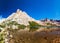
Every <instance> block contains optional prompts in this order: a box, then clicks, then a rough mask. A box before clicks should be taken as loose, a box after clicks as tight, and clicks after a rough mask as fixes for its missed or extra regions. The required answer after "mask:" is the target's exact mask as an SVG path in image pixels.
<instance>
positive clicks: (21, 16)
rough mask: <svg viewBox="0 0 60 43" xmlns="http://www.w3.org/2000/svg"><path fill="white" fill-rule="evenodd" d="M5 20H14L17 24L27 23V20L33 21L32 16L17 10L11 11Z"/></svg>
mask: <svg viewBox="0 0 60 43" xmlns="http://www.w3.org/2000/svg"><path fill="white" fill-rule="evenodd" d="M7 20H10V21H16V22H18V23H19V24H24V25H29V24H28V22H29V21H35V19H33V18H32V17H30V16H29V15H28V14H27V13H26V12H24V11H21V10H19V9H18V10H17V11H16V13H12V14H11V15H10V16H9V17H8V18H7Z"/></svg>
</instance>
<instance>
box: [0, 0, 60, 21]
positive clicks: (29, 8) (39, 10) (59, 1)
mask: <svg viewBox="0 0 60 43" xmlns="http://www.w3.org/2000/svg"><path fill="white" fill-rule="evenodd" d="M17 9H21V10H22V11H25V12H27V13H28V14H29V15H30V16H31V17H33V18H35V19H39V20H40V19H45V18H49V19H60V0H0V18H6V17H8V16H9V15H10V14H11V13H12V12H15V11H16V10H17ZM1 16H2V17H1Z"/></svg>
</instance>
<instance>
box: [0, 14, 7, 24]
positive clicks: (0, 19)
mask: <svg viewBox="0 0 60 43" xmlns="http://www.w3.org/2000/svg"><path fill="white" fill-rule="evenodd" d="M5 19H6V18H3V17H2V15H0V23H1V22H3V21H4V20H5Z"/></svg>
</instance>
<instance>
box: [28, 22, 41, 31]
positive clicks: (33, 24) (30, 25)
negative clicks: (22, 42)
mask: <svg viewBox="0 0 60 43" xmlns="http://www.w3.org/2000/svg"><path fill="white" fill-rule="evenodd" d="M40 26H41V25H39V24H38V23H36V22H34V21H32V22H30V21H29V27H30V30H31V31H35V30H37V29H39V27H40Z"/></svg>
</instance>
